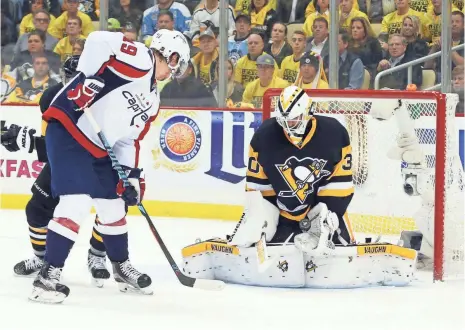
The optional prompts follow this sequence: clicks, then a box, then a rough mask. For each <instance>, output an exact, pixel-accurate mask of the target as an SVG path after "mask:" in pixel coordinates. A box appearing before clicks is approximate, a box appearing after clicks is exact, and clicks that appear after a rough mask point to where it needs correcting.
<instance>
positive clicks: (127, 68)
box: [97, 56, 149, 79]
mask: <svg viewBox="0 0 465 330" xmlns="http://www.w3.org/2000/svg"><path fill="white" fill-rule="evenodd" d="M107 67H110V68H112V69H113V70H115V71H116V72H118V73H121V74H122V75H125V76H126V77H129V78H134V79H136V78H141V77H143V76H145V75H146V74H147V72H149V70H142V69H138V68H135V67H133V66H132V65H129V64H127V63H124V62H121V61H119V60H117V59H116V57H115V56H111V57H110V59H109V60H108V61H106V62H105V63H103V64H102V66H101V67H100V69H99V70H98V71H97V76H98V75H101V74H102V73H103V71H104V70H105V69H106V68H107Z"/></svg>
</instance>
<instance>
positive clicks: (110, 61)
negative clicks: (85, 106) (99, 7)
mask: <svg viewBox="0 0 465 330" xmlns="http://www.w3.org/2000/svg"><path fill="white" fill-rule="evenodd" d="M77 71H79V72H80V73H79V74H78V75H77V76H76V77H75V78H73V79H72V80H71V81H70V82H69V83H68V84H66V85H65V86H64V87H63V89H61V91H60V92H59V93H58V94H57V96H56V97H55V98H54V99H53V101H52V104H51V105H50V107H49V108H48V110H47V111H46V112H45V113H44V115H43V118H44V120H46V121H52V120H55V121H59V122H60V123H61V124H62V125H63V126H64V127H65V128H66V129H67V130H68V132H69V133H70V134H71V135H72V136H73V138H74V139H75V140H76V141H78V142H79V143H80V144H81V145H82V146H83V147H84V148H85V149H87V150H88V151H89V152H90V153H91V154H92V155H93V156H94V157H96V158H102V157H105V156H107V153H106V151H105V149H104V148H103V145H102V144H101V142H100V140H99V138H98V136H97V134H96V133H95V131H94V130H93V128H92V126H91V124H90V122H89V120H88V119H87V116H86V115H85V114H84V113H83V111H75V110H74V102H73V101H71V100H69V99H68V97H67V92H68V91H69V90H71V89H74V88H76V86H77V85H78V84H81V83H83V82H84V80H85V79H86V77H89V76H98V77H100V78H102V79H103V80H104V81H105V87H104V88H103V89H102V91H101V92H100V93H99V94H98V95H97V96H96V98H95V99H94V101H93V102H92V104H91V105H90V107H89V110H90V111H91V112H92V115H93V117H94V118H95V120H96V121H97V123H98V124H99V126H100V128H101V129H102V131H103V133H104V134H105V136H106V138H107V140H108V142H109V143H110V145H111V146H112V147H114V151H115V153H116V154H117V157H118V160H119V161H120V163H121V164H122V165H125V166H129V167H137V165H138V152H139V140H141V139H142V138H143V137H144V135H145V134H146V133H147V131H148V129H149V127H150V122H151V121H152V120H153V119H154V118H155V116H156V114H157V113H158V109H159V98H158V95H157V89H156V84H155V68H154V58H153V54H152V52H151V51H150V50H149V49H147V48H146V47H145V45H144V44H142V43H139V42H132V41H129V40H127V39H126V38H125V37H124V35H123V34H122V33H120V32H106V31H97V32H93V33H91V34H90V35H89V37H88V38H87V41H86V46H85V47H84V52H83V53H82V55H81V57H80V60H79V65H78V68H77Z"/></svg>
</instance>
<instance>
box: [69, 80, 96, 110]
mask: <svg viewBox="0 0 465 330" xmlns="http://www.w3.org/2000/svg"><path fill="white" fill-rule="evenodd" d="M103 87H105V81H104V80H103V79H102V78H99V77H95V76H90V77H87V78H86V80H84V82H83V83H79V84H78V85H77V86H76V88H74V89H71V90H70V91H69V92H68V94H67V97H68V99H69V100H72V101H73V102H74V104H75V107H76V111H81V110H84V109H85V108H87V107H88V106H90V104H91V103H92V101H93V100H94V99H95V97H96V96H97V95H98V94H99V93H100V92H101V91H102V89H103Z"/></svg>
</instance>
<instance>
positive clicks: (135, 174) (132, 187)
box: [116, 168, 145, 206]
mask: <svg viewBox="0 0 465 330" xmlns="http://www.w3.org/2000/svg"><path fill="white" fill-rule="evenodd" d="M142 171H143V170H142V169H140V168H133V169H130V170H126V175H127V176H128V181H129V185H128V186H126V187H124V185H123V180H119V182H118V185H117V186H116V193H117V194H118V196H119V197H121V198H122V199H123V200H124V201H125V203H126V204H127V205H129V206H133V205H137V204H138V203H140V202H142V199H143V198H144V193H145V178H144V174H143V173H142Z"/></svg>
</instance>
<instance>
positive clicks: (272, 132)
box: [182, 86, 417, 288]
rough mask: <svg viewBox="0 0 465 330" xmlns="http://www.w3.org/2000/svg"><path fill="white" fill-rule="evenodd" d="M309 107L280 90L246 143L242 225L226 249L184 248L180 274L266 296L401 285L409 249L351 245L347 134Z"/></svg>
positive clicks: (411, 267)
mask: <svg viewBox="0 0 465 330" xmlns="http://www.w3.org/2000/svg"><path fill="white" fill-rule="evenodd" d="M313 107H314V103H313V102H312V99H311V98H310V97H309V95H307V93H305V92H304V91H303V90H302V89H300V88H298V87H296V86H290V87H287V88H285V89H284V90H283V92H282V93H281V95H280V97H279V100H278V102H276V106H275V113H274V118H270V119H268V120H265V121H264V122H263V124H262V125H261V126H260V128H259V129H258V130H257V131H256V132H255V134H254V136H253V137H252V140H251V142H250V147H249V161H248V168H247V175H246V193H245V200H246V202H245V205H244V213H243V215H242V218H241V219H240V221H239V222H238V224H237V226H236V228H235V230H234V232H233V233H232V235H230V236H228V237H227V239H226V240H224V239H212V240H208V241H203V242H197V243H196V244H193V245H190V246H187V247H185V248H184V249H183V251H182V254H183V258H184V271H185V272H186V274H188V275H189V276H193V277H197V278H205V279H219V280H223V281H225V282H229V283H238V284H247V285H258V286H274V287H313V288H353V287H365V286H371V285H393V286H403V285H407V284H409V282H410V281H411V280H412V277H413V272H414V271H415V268H416V267H415V266H416V259H417V252H416V251H415V250H413V249H409V248H404V247H401V246H397V245H392V244H361V245H357V244H355V239H354V235H353V232H352V229H351V225H350V221H349V218H348V215H347V208H348V206H349V204H350V201H351V199H352V196H353V194H354V186H353V183H352V154H351V152H352V149H351V145H350V141H349V135H348V133H347V131H346V129H345V128H344V126H343V125H342V124H341V123H340V122H339V121H337V120H336V119H334V118H330V117H326V116H319V115H314V108H313Z"/></svg>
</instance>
